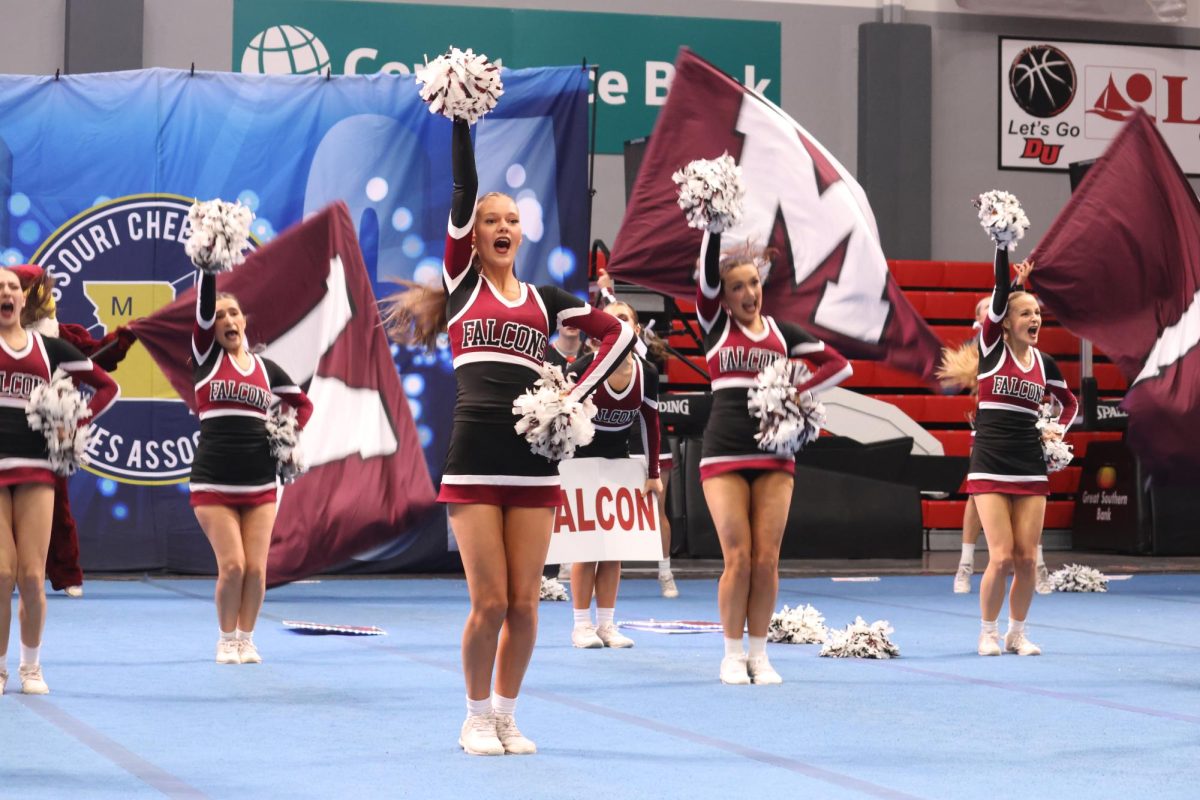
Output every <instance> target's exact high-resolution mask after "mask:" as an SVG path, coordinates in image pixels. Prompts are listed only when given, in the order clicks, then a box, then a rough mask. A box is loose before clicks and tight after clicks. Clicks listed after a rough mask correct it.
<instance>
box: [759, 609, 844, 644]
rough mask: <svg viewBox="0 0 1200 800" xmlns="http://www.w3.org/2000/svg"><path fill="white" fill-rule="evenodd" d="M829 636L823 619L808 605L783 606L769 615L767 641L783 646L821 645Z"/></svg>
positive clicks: (819, 613) (818, 612)
mask: <svg viewBox="0 0 1200 800" xmlns="http://www.w3.org/2000/svg"><path fill="white" fill-rule="evenodd" d="M828 635H829V629H828V628H826V627H825V617H824V616H822V615H821V612H820V611H817V610H816V609H815V608H813V607H812V606H810V605H807V604H805V605H802V606H796V607H795V608H789V607H788V606H784V607H783V608H781V609H780V610H779V611H776V612H775V613H774V614H772V615H771V622H770V625H769V626H768V627H767V641H769V642H782V643H785V644H823V643H824V642H825V639H826V637H827V636H828Z"/></svg>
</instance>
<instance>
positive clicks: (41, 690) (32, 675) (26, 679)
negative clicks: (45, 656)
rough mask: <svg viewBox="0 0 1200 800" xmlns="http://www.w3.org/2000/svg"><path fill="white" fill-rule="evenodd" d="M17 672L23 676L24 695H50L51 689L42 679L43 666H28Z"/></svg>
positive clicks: (22, 687)
mask: <svg viewBox="0 0 1200 800" xmlns="http://www.w3.org/2000/svg"><path fill="white" fill-rule="evenodd" d="M17 672H18V673H19V674H20V676H21V693H22V694H50V687H49V686H47V685H46V679H45V678H43V677H42V665H41V664H26V665H25V666H23V667H21V668H20V669H19V670H17Z"/></svg>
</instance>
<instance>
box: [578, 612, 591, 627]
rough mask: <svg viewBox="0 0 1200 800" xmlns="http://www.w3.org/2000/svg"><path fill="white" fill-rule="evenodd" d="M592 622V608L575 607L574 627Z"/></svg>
mask: <svg viewBox="0 0 1200 800" xmlns="http://www.w3.org/2000/svg"><path fill="white" fill-rule="evenodd" d="M591 624H592V609H590V608H577V609H575V627H576V628H586V627H587V626H588V625H591Z"/></svg>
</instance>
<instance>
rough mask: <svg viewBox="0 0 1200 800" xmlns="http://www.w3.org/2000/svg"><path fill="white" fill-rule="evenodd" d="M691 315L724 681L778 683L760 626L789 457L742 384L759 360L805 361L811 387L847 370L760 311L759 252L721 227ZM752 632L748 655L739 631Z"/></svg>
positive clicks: (786, 502)
mask: <svg viewBox="0 0 1200 800" xmlns="http://www.w3.org/2000/svg"><path fill="white" fill-rule="evenodd" d="M700 252H701V263H702V270H701V275H700V282H699V286H698V287H697V292H696V316H697V318H698V319H699V321H700V328H701V330H702V331H703V333H704V348H705V352H706V358H707V360H708V374H709V377H710V379H711V380H712V389H713V404H712V412H711V413H710V415H709V418H708V423H707V425H706V426H705V428H704V441H703V445H702V449H701V456H700V480H701V481H702V483H703V487H704V499H705V501H706V502H707V504H708V510H709V512H710V513H711V514H712V518H713V524H714V525H716V528H717V536H718V538H719V539H720V542H721V554H722V556H723V557H724V559H725V569H724V571H723V572H722V573H721V581H720V584H719V585H718V590H717V599H718V605H719V606H720V611H721V625H722V627H723V628H724V630H725V657H724V659H723V660H722V661H721V681H722V682H724V683H729V684H745V683H780V682H781V681H782V678H780V676H779V673H778V672H776V671H775V669H774V668H773V667H772V666H771V662H770V661H769V660H768V659H767V627H768V626H769V624H770V621H771V614H772V613H774V611H775V598H776V595H777V594H778V591H779V550H780V547H781V546H782V544H783V531H784V528H785V526H786V525H787V517H788V510H789V508H790V507H791V503H792V481H793V479H792V476H793V474H794V473H795V469H796V465H795V457H794V456H792V455H782V454H779V453H774V452H765V451H763V450H762V449H760V448H759V446H758V443H757V442H756V441H755V434H756V433H757V432H758V430H759V423H758V420H757V419H755V418H754V417H753V416H752V415H751V413H750V411H749V410H748V407H747V392H748V390H749V389H750V388H751V387H753V386H754V385H755V382H756V380H757V377H758V373H759V371H760V370H762V369H763V367H765V366H767V365H769V364H772V363H775V362H776V361H778V360H779V359H804V360H805V361H808V362H810V363H811V364H812V365H813V366H814V367H815V371H813V372H812V373H811V374H810V375H809V376H808V378H807V379H805V380H804V381H803V382H802V383H800V384H799V385H798V386H797V387H796V388H797V389H798V390H799V391H800V392H801V393H804V392H811V393H812V394H814V395H815V394H817V393H818V392H821V391H823V390H825V389H829V388H831V387H833V386H836V385H838V384H839V383H841V382H842V381H844V380H846V378H848V377H850V375H851V374H852V373H853V370H852V368H851V366H850V363H849V362H848V361H846V359H845V358H843V357H842V355H841V354H840V353H838V352H837V351H836V350H834V349H833V348H832V347H829V346H828V345H826V344H825V343H824V342H822V341H820V340H818V339H816V338H815V337H813V336H812V335H811V334H809V333H808V332H807V331H805V330H804V329H803V328H801V327H800V326H799V325H795V324H793V323H790V322H785V321H781V320H775V319H773V318H771V317H769V316H766V315H764V314H763V313H762V302H763V284H762V277H761V275H762V271H763V269H764V267H765V266H766V260H765V259H766V256H765V254H763V253H761V252H755V251H753V250H751V249H748V248H742V249H738V250H734V251H733V252H731V253H728V254H725V255H722V254H721V242H720V234H716V233H708V232H706V233H705V235H704V242H703V244H702V245H701V251H700ZM743 630H748V631H749V654H748V655H747V653H746V652H745V651H744V650H743V649H742V631H743Z"/></svg>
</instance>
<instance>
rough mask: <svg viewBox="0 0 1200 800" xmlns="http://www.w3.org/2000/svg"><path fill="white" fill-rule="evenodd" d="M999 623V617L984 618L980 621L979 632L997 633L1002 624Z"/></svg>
mask: <svg viewBox="0 0 1200 800" xmlns="http://www.w3.org/2000/svg"><path fill="white" fill-rule="evenodd" d="M999 623H1000V620H999V619H993V620H986V619H982V620H980V621H979V632H980V633H987V634H993V635H994V634H997V633H999V632H1000V624H999Z"/></svg>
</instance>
